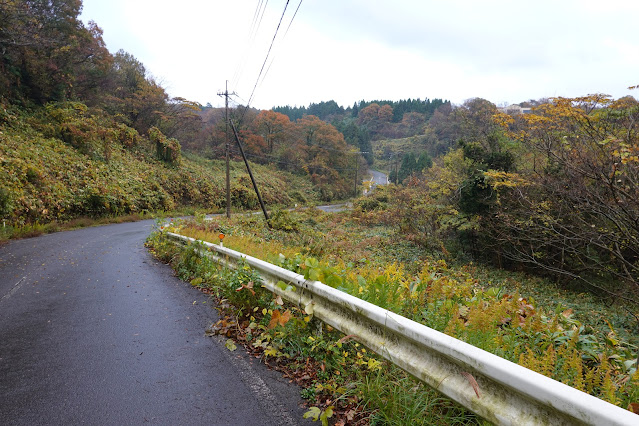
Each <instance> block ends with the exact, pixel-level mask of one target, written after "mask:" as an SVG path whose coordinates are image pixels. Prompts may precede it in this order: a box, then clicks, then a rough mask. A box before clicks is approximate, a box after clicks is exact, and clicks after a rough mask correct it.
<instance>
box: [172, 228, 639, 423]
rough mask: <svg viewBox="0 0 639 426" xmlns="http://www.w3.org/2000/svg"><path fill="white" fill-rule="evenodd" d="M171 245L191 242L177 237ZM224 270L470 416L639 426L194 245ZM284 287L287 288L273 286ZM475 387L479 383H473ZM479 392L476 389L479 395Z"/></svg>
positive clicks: (538, 380)
mask: <svg viewBox="0 0 639 426" xmlns="http://www.w3.org/2000/svg"><path fill="white" fill-rule="evenodd" d="M166 234H167V235H168V236H169V237H170V238H171V239H173V240H176V241H179V242H182V243H192V242H196V240H194V239H192V238H189V237H185V236H183V235H179V234H175V233H169V232H167V233H166ZM198 243H201V244H203V245H204V246H206V247H207V249H209V250H210V251H209V250H206V251H205V250H202V252H201V254H203V255H209V256H211V257H213V259H214V260H215V261H216V262H218V263H221V264H224V265H227V266H231V267H232V266H234V265H235V264H236V262H237V261H239V260H240V259H243V260H244V261H245V262H246V263H247V264H248V265H250V266H251V267H252V268H254V269H255V270H257V271H258V272H259V273H260V274H261V276H262V278H263V281H264V286H265V287H266V288H267V289H268V290H270V291H272V292H273V293H275V294H278V295H280V296H281V297H282V298H284V299H286V300H287V301H289V302H291V303H293V304H295V305H297V306H299V307H302V308H306V307H308V306H309V305H311V306H312V307H313V315H314V316H315V317H317V318H318V319H320V320H321V321H323V322H325V323H326V324H329V325H330V326H332V327H334V328H336V329H338V330H340V331H341V332H342V333H344V334H346V335H355V336H357V338H356V340H357V341H358V342H360V343H361V344H363V345H365V346H366V347H368V348H369V349H371V350H373V351H375V352H376V353H377V354H379V355H380V356H382V357H384V358H386V359H387V360H389V361H390V362H392V363H393V364H395V365H397V366H399V367H401V368H402V369H404V370H405V371H407V372H408V373H410V374H411V375H413V376H414V377H416V378H417V379H419V380H421V381H422V382H424V383H425V384H427V385H429V386H430V387H432V388H434V389H436V390H438V391H439V392H441V393H442V394H444V395H446V396H447V397H448V398H450V399H452V400H454V401H456V402H458V403H459V404H461V405H462V406H464V407H466V408H467V409H469V410H470V411H472V412H474V413H476V414H478V415H479V416H481V417H483V418H485V419H487V420H489V421H491V422H493V423H495V424H499V425H553V426H556V425H573V424H587V425H597V426H602V425H606V426H608V425H635V426H636V425H639V416H638V415H636V414H633V413H632V412H630V411H627V410H624V409H622V408H620V407H617V406H615V405H612V404H609V403H607V402H605V401H603V400H601V399H598V398H596V397H594V396H592V395H588V394H586V393H584V392H581V391H579V390H577V389H575V388H572V387H570V386H567V385H564V384H563V383H560V382H557V381H555V380H553V379H550V378H548V377H546V376H543V375H541V374H538V373H536V372H534V371H531V370H528V369H527V368H524V367H522V366H520V365H517V364H515V363H512V362H510V361H507V360H505V359H503V358H500V357H498V356H496V355H493V354H491V353H488V352H486V351H484V350H482V349H479V348H476V347H474V346H472V345H469V344H467V343H465V342H462V341H460V340H457V339H454V338H452V337H450V336H448V335H446V334H443V333H440V332H438V331H436V330H433V329H431V328H428V327H426V326H424V325H422V324H419V323H417V322H415V321H412V320H409V319H407V318H404V317H402V316H400V315H397V314H394V313H393V312H390V311H388V310H386V309H382V308H380V307H378V306H375V305H373V304H371V303H368V302H366V301H363V300H361V299H358V298H356V297H353V296H351V295H349V294H346V293H343V292H341V291H339V290H336V289H334V288H332V287H329V286H327V285H325V284H323V283H321V282H319V281H309V280H306V279H304V277H303V276H302V275H299V274H296V273H294V272H291V271H288V270H286V269H283V268H280V267H278V266H275V265H272V264H270V263H267V262H264V261H262V260H260V259H256V258H254V257H251V256H247V255H245V254H243V253H239V252H236V251H234V250H230V249H228V248H225V247H222V246H220V245H215V244H211V243H207V242H201V241H198ZM280 281H282V282H284V283H286V284H287V286H286V288H285V289H282V288H281V287H282V286H278V285H277V283H278V282H280ZM473 381H475V382H476V383H473ZM476 389H477V391H476Z"/></svg>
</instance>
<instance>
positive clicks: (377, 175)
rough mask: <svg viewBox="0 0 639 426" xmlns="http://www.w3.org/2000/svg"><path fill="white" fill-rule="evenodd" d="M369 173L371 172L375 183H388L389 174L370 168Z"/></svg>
mask: <svg viewBox="0 0 639 426" xmlns="http://www.w3.org/2000/svg"><path fill="white" fill-rule="evenodd" d="M368 173H370V174H371V176H372V180H373V182H374V184H375V185H386V184H388V175H386V174H384V173H381V172H378V171H376V170H369V171H368Z"/></svg>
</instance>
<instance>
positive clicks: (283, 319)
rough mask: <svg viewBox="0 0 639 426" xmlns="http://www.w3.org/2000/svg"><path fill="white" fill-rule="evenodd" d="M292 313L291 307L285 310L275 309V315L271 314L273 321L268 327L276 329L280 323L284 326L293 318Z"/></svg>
mask: <svg viewBox="0 0 639 426" xmlns="http://www.w3.org/2000/svg"><path fill="white" fill-rule="evenodd" d="M291 317H292V314H291V311H290V310H289V309H287V310H286V311H284V312H280V311H277V310H276V311H273V315H271V321H270V322H269V323H268V329H269V330H271V329H274V328H275V327H277V326H278V325H281V326H282V327H284V326H285V325H286V323H287V322H289V321H290V320H291Z"/></svg>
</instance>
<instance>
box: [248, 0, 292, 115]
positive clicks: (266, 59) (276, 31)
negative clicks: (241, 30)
mask: <svg viewBox="0 0 639 426" xmlns="http://www.w3.org/2000/svg"><path fill="white" fill-rule="evenodd" d="M289 1H290V0H286V4H285V5H284V11H283V12H282V16H281V17H280V21H279V22H278V24H277V28H276V29H275V34H274V35H273V39H272V40H271V45H270V46H269V48H268V52H266V57H265V58H264V62H263V63H262V68H260V73H259V74H258V76H257V80H256V81H255V85H254V86H253V91H252V92H251V96H249V101H248V104H246V109H245V110H244V113H243V114H242V116H241V117H240V122H242V120H243V119H244V114H246V111H247V110H248V108H249V106H250V105H251V101H252V100H253V96H254V95H255V89H257V84H258V83H259V82H260V78H261V77H262V73H263V72H264V67H265V66H266V62H267V61H268V57H269V55H270V54H271V49H272V48H273V44H274V43H275V38H276V37H277V33H278V31H279V30H280V25H282V20H283V19H284V14H285V13H286V9H287V8H288V3H289Z"/></svg>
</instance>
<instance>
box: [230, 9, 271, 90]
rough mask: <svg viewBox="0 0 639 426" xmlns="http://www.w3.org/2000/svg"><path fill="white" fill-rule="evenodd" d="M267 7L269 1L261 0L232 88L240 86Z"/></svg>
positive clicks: (232, 80) (254, 15)
mask: <svg viewBox="0 0 639 426" xmlns="http://www.w3.org/2000/svg"><path fill="white" fill-rule="evenodd" d="M267 5H268V0H266V1H264V0H259V2H258V3H257V7H256V8H255V13H254V14H253V20H252V21H251V26H250V28H249V34H248V42H247V45H246V49H245V51H244V54H243V55H242V57H241V59H240V61H239V63H238V64H237V67H236V68H235V72H234V74H233V78H232V79H231V87H236V86H237V85H238V84H239V81H240V79H241V78H242V74H243V72H244V67H245V65H246V62H247V61H248V58H249V56H250V53H251V50H252V49H253V46H254V45H255V39H256V38H257V34H258V33H259V30H260V26H261V25H262V20H263V19H264V13H265V12H266V6H267Z"/></svg>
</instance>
